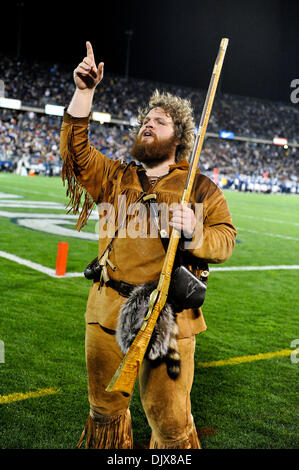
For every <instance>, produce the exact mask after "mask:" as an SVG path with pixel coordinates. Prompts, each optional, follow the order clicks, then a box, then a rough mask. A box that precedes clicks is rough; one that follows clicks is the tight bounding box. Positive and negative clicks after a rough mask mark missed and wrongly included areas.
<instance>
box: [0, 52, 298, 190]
mask: <svg viewBox="0 0 299 470" xmlns="http://www.w3.org/2000/svg"><path fill="white" fill-rule="evenodd" d="M0 80H2V81H3V83H4V87H5V88H4V92H5V97H6V98H14V99H20V100H22V103H24V104H26V106H28V107H33V108H34V107H39V108H42V107H44V106H45V104H48V103H49V104H54V105H60V106H65V105H67V104H68V103H69V102H70V100H71V97H72V94H73V92H74V85H72V69H71V67H67V66H65V65H62V64H41V63H35V62H32V61H29V60H22V61H17V62H16V61H15V60H13V59H11V58H8V57H4V56H1V55H0ZM155 88H159V89H160V90H163V91H169V92H171V93H174V94H177V95H179V96H182V97H185V98H188V99H190V101H191V103H192V105H193V108H194V111H195V119H196V122H199V118H200V113H201V110H202V106H203V102H204V98H205V91H203V90H196V89H191V88H186V87H180V86H174V85H167V84H161V83H157V82H149V81H146V80H135V79H129V80H126V79H125V78H124V77H120V76H116V75H112V74H108V73H106V75H105V77H104V80H103V82H102V83H101V84H100V85H99V87H98V89H97V92H96V94H95V98H94V104H93V109H96V110H99V111H101V112H107V113H110V114H111V115H112V116H113V117H114V118H115V119H123V120H125V121H126V122H129V121H130V119H134V117H135V116H136V113H137V109H138V107H139V106H142V105H144V103H145V102H146V101H147V100H148V98H149V97H150V95H151V94H152V92H153V91H154V89H155ZM29 109H30V108H29ZM60 124H61V118H60V117H57V116H49V115H45V114H39V113H37V112H35V111H32V110H31V111H30V110H28V111H17V110H12V109H4V108H0V171H1V170H2V171H11V172H16V173H18V174H24V175H25V174H28V172H29V171H34V172H35V173H38V174H39V173H40V174H45V175H48V176H51V175H58V174H60V171H61V160H60V156H59V130H60ZM222 130H225V131H229V132H231V133H233V134H234V135H235V136H242V139H243V140H236V139H229V138H225V139H221V138H219V132H220V131H222ZM298 130H299V109H298V107H296V106H294V105H292V104H291V102H290V104H289V105H288V104H286V103H277V102H273V101H266V100H260V99H257V98H249V97H241V96H233V95H228V94H222V93H218V95H217V97H216V99H215V102H214V107H213V112H212V115H211V118H210V122H209V126H208V133H210V134H213V136H212V137H211V136H209V137H208V138H207V139H206V141H205V144H204V148H203V151H202V155H201V164H200V168H201V169H202V171H203V172H204V173H205V174H208V175H210V176H211V177H213V178H217V182H218V184H219V185H220V186H221V187H223V188H230V189H234V190H240V191H256V192H265V193H270V192H285V193H297V194H298V193H299V179H298V169H299V159H298V147H297V146H294V145H298V141H297V140H296V139H298ZM90 136H91V142H92V144H93V145H95V147H96V148H98V149H99V150H101V151H102V152H103V153H105V154H106V155H108V156H109V157H110V158H113V159H118V158H121V159H125V160H130V153H129V150H130V147H131V145H132V142H133V137H132V135H131V133H130V126H129V125H124V124H118V125H115V124H105V125H99V123H97V122H94V121H92V122H91V125H90ZM275 136H278V137H283V138H285V139H287V141H288V145H285V146H279V145H273V144H272V143H269V142H272V141H273V137H275ZM263 139H264V142H260V141H259V140H263ZM254 140H255V141H254ZM215 168H217V173H215Z"/></svg>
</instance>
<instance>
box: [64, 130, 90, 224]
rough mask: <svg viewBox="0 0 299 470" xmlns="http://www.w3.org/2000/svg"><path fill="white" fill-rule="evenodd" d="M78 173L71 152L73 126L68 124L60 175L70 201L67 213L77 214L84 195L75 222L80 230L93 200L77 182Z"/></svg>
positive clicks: (88, 214) (77, 167)
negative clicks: (65, 149) (66, 147)
mask: <svg viewBox="0 0 299 470" xmlns="http://www.w3.org/2000/svg"><path fill="white" fill-rule="evenodd" d="M78 174H79V166H78V164H77V163H76V160H75V156H74V154H73V126H70V131H69V135H68V153H67V155H66V158H65V160H64V163H63V166H62V172H61V177H62V181H63V184H64V185H65V182H66V181H67V190H66V196H67V197H69V198H70V201H69V203H68V205H67V206H66V208H69V210H68V211H67V214H68V213H69V212H72V213H73V214H74V215H75V214H78V212H79V209H80V204H81V198H82V196H84V202H83V205H82V209H81V212H80V215H79V218H78V221H77V224H76V229H77V230H81V228H82V227H84V225H86V222H87V219H88V217H89V216H90V214H91V211H92V208H93V205H94V201H93V199H92V197H91V196H90V195H89V194H88V193H87V192H86V191H85V189H84V188H82V187H81V186H80V184H79V183H78V182H77V178H76V176H77V175H78Z"/></svg>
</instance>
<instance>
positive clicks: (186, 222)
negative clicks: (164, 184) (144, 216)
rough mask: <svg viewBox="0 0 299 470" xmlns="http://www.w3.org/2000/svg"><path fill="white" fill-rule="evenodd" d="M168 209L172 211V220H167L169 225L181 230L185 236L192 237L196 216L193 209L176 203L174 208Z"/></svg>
mask: <svg viewBox="0 0 299 470" xmlns="http://www.w3.org/2000/svg"><path fill="white" fill-rule="evenodd" d="M170 210H171V211H172V220H171V222H169V225H172V226H173V228H175V229H177V230H178V231H181V232H182V233H183V235H184V236H185V237H186V238H192V236H193V232H194V230H195V225H196V217H195V214H194V212H193V210H192V209H191V208H190V207H188V206H184V205H183V204H178V205H177V207H176V208H175V209H170Z"/></svg>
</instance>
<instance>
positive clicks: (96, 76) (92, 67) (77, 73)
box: [74, 41, 104, 90]
mask: <svg viewBox="0 0 299 470" xmlns="http://www.w3.org/2000/svg"><path fill="white" fill-rule="evenodd" d="M86 50H87V55H86V57H85V58H84V59H83V61H82V62H81V63H80V64H79V65H78V67H77V68H76V69H75V70H74V82H75V85H76V87H77V88H79V90H85V89H86V88H90V89H91V88H95V87H96V86H97V85H98V84H99V83H100V82H101V81H102V79H103V76H104V62H100V63H99V65H98V67H96V64H95V60H94V55H93V49H92V45H91V43H90V42H89V41H87V42H86Z"/></svg>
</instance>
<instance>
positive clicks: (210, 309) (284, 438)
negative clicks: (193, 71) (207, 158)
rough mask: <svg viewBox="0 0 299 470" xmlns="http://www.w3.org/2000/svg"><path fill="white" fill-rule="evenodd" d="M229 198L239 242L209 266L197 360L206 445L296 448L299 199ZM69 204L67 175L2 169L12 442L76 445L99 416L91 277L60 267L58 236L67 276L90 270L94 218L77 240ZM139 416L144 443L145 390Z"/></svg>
mask: <svg viewBox="0 0 299 470" xmlns="http://www.w3.org/2000/svg"><path fill="white" fill-rule="evenodd" d="M16 196H19V197H16ZM225 197H226V199H227V201H228V204H229V207H230V210H231V213H232V217H233V222H234V224H235V226H236V228H237V231H238V235H237V244H236V248H235V251H234V253H233V255H232V257H231V258H230V259H229V260H228V261H227V262H226V263H224V264H222V265H210V268H213V269H211V274H210V277H209V285H208V292H207V297H206V301H205V304H204V306H203V313H204V318H205V320H206V323H207V326H208V330H207V331H206V332H204V333H202V334H201V335H198V336H197V347H196V355H195V377H194V385H193V389H192V403H193V416H194V419H195V423H196V426H197V428H198V430H199V434H200V436H201V437H200V438H201V442H202V446H203V448H206V449H224V448H225V449H236V448H244V449H254V448H255V449H275V448H276V449H277V448H283V449H294V448H298V445H299V438H298V424H299V422H298V421H299V418H298V416H299V410H298V376H299V352H298V353H297V352H296V348H299V326H298V313H299V308H298V305H299V299H298V280H299V276H298V273H299V271H298V269H299V255H298V242H299V197H298V196H294V195H263V194H244V193H237V192H230V191H226V192H225ZM49 203H50V204H49ZM65 203H66V198H65V188H64V187H63V186H62V183H61V180H60V178H47V177H39V176H35V177H33V178H30V177H21V176H15V175H8V174H0V265H1V283H0V292H1V310H0V312H1V313H0V448H2V449H11V448H15V449H16V448H22V449H35V448H41V449H46V448H52V449H54V448H64V449H72V448H75V447H76V443H77V441H78V439H79V437H80V434H81V432H82V429H83V426H84V423H85V420H86V417H87V415H88V412H89V405H88V398H87V375H86V368H85V356H84V334H85V331H84V330H85V327H84V311H85V305H86V300H87V295H88V290H89V287H90V281H87V280H86V279H85V278H84V277H82V276H80V277H64V278H57V277H55V276H53V275H51V273H52V274H53V273H54V270H55V264H56V254H57V244H58V242H59V241H66V242H68V244H69V252H68V263H67V273H82V272H83V270H84V267H85V266H86V264H87V263H88V262H89V261H91V260H92V259H93V258H94V257H95V256H96V254H97V243H96V240H95V224H96V220H95V219H96V218H92V219H93V220H89V222H88V224H87V226H86V227H85V228H84V230H83V234H85V236H86V238H85V239H84V238H77V237H76V236H71V235H74V221H75V218H74V219H71V218H67V217H64V216H63V214H65V213H66V211H65V210H64V205H65ZM63 229H66V231H65V232H64V231H63ZM59 230H60V232H59ZM49 231H50V232H51V233H49ZM70 231H71V232H70ZM75 235H76V234H75ZM224 267H225V268H230V269H226V270H222V269H219V268H224ZM214 268H216V269H214ZM231 268H235V269H231ZM131 414H132V420H133V430H134V440H135V442H136V445H143V443H146V442H148V441H149V438H150V428H149V426H148V424H147V421H146V417H145V415H144V412H143V410H142V407H141V405H140V400H139V396H138V390H137V387H136V388H135V393H134V396H133V399H132V403H131Z"/></svg>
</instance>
